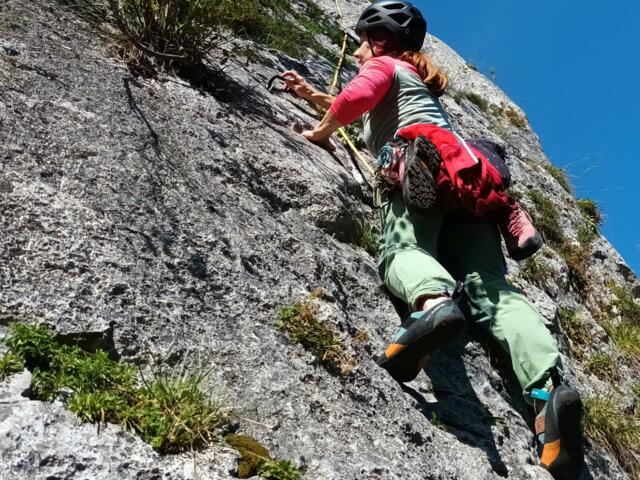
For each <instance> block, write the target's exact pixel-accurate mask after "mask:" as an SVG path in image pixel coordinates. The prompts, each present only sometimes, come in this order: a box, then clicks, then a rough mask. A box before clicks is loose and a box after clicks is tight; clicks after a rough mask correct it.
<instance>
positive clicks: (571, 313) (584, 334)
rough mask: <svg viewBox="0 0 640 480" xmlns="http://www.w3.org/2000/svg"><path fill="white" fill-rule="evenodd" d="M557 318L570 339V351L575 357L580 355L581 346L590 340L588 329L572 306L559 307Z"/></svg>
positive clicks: (581, 353)
mask: <svg viewBox="0 0 640 480" xmlns="http://www.w3.org/2000/svg"><path fill="white" fill-rule="evenodd" d="M558 319H559V320H560V325H561V326H562V329H563V330H564V332H565V333H566V335H567V337H568V338H569V340H571V351H572V353H573V354H574V355H575V356H576V357H581V356H582V355H583V347H584V346H586V345H588V344H589V341H590V340H591V335H590V333H589V329H588V328H587V326H586V325H585V323H584V321H583V320H582V319H581V318H580V317H579V316H578V313H577V312H576V311H575V310H574V309H572V308H568V307H560V309H558Z"/></svg>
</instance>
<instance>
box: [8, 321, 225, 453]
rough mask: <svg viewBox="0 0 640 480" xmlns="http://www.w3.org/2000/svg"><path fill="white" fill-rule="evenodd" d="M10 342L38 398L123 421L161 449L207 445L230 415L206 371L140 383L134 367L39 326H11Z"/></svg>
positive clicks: (88, 417)
mask: <svg viewBox="0 0 640 480" xmlns="http://www.w3.org/2000/svg"><path fill="white" fill-rule="evenodd" d="M7 345H8V346H9V349H10V353H11V354H12V355H15V356H17V357H19V358H21V359H23V360H24V363H25V365H26V367H27V368H29V369H30V370H31V371H32V374H33V379H32V384H31V390H32V392H33V395H34V396H35V398H37V399H38V400H43V401H46V400H51V399H54V398H56V397H57V398H61V399H62V400H63V401H64V402H65V403H66V404H67V406H68V407H69V409H70V410H71V411H73V412H74V413H75V414H76V415H77V416H78V418H80V419H81V420H82V421H86V422H97V421H99V422H113V423H118V424H121V425H123V426H124V427H125V428H128V429H130V430H132V431H134V432H136V433H137V434H138V435H140V436H141V437H142V438H143V439H144V440H145V441H147V442H148V443H150V444H151V445H152V446H153V448H155V449H156V450H158V451H159V452H161V453H169V452H170V453H175V452H181V451H184V450H188V449H191V448H199V447H201V446H204V445H206V444H208V443H209V442H210V440H211V439H212V437H213V435H214V434H215V433H216V432H217V429H218V428H219V427H221V426H222V425H223V424H224V423H225V421H226V419H227V413H226V412H225V411H224V409H223V408H222V407H221V406H220V405H219V404H217V403H216V402H214V401H213V400H212V399H211V398H210V397H209V395H208V394H206V393H205V392H204V391H203V389H202V387H203V384H204V383H203V382H204V378H205V376H204V374H199V375H178V376H176V375H167V374H163V373H159V374H156V375H155V376H154V378H153V380H152V381H151V382H147V381H146V380H144V378H143V379H142V380H143V385H142V386H139V385H138V381H137V378H136V373H135V369H134V368H133V367H132V366H130V365H127V364H124V363H121V362H117V361H114V360H111V359H110V358H109V356H108V354H107V353H106V352H104V351H100V350H99V351H97V352H96V353H95V354H92V353H89V352H86V351H83V350H81V349H80V348H78V347H76V346H69V345H63V344H61V343H59V342H58V341H57V340H56V339H55V338H54V337H53V336H52V335H51V333H50V332H49V330H48V329H47V328H46V327H43V326H37V325H27V324H19V323H15V324H12V325H11V333H10V336H9V338H8V340H7Z"/></svg>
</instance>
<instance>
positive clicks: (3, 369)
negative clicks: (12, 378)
mask: <svg viewBox="0 0 640 480" xmlns="http://www.w3.org/2000/svg"><path fill="white" fill-rule="evenodd" d="M23 369H24V360H23V359H22V357H21V356H20V355H16V354H15V353H11V352H7V353H5V354H4V355H3V356H2V358H0V380H4V379H5V378H7V377H8V376H9V375H11V374H12V373H18V372H21V371H22V370H23Z"/></svg>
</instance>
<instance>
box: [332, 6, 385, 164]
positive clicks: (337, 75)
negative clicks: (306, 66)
mask: <svg viewBox="0 0 640 480" xmlns="http://www.w3.org/2000/svg"><path fill="white" fill-rule="evenodd" d="M335 2H336V10H337V11H338V22H339V23H340V27H341V28H342V30H343V31H344V39H343V40H342V48H341V49H340V56H339V57H338V63H337V64H336V68H335V71H334V72H333V78H332V79H331V84H330V85H329V95H335V93H336V89H337V86H338V81H339V79H340V70H342V65H343V63H344V57H345V54H346V52H347V39H348V36H349V34H348V33H347V31H346V29H345V28H344V27H343V26H342V22H341V20H342V10H341V9H340V3H339V0H335ZM338 134H339V136H340V137H341V138H342V140H343V141H344V143H346V144H347V146H348V147H349V148H350V149H351V151H352V152H353V154H354V156H355V157H356V159H357V160H358V162H359V163H360V165H361V166H364V167H365V169H366V170H367V171H368V172H369V174H370V175H371V176H372V177H375V175H376V172H375V170H374V169H373V167H372V166H371V164H370V163H369V162H368V161H367V159H366V158H364V156H363V155H362V154H361V153H360V150H358V148H357V147H356V146H355V145H354V144H353V141H352V140H351V138H349V135H348V134H347V132H346V131H345V129H344V128H343V127H340V128H339V129H338Z"/></svg>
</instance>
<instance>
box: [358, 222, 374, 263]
mask: <svg viewBox="0 0 640 480" xmlns="http://www.w3.org/2000/svg"><path fill="white" fill-rule="evenodd" d="M379 236H380V235H379V233H378V229H377V228H376V227H375V226H374V225H372V224H370V223H368V222H367V221H366V220H363V221H362V223H361V224H359V225H358V228H357V231H356V245H358V246H359V247H361V248H363V249H364V251H365V252H367V253H368V254H369V255H371V256H372V257H374V258H375V257H377V256H378V244H379V242H378V238H379Z"/></svg>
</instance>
